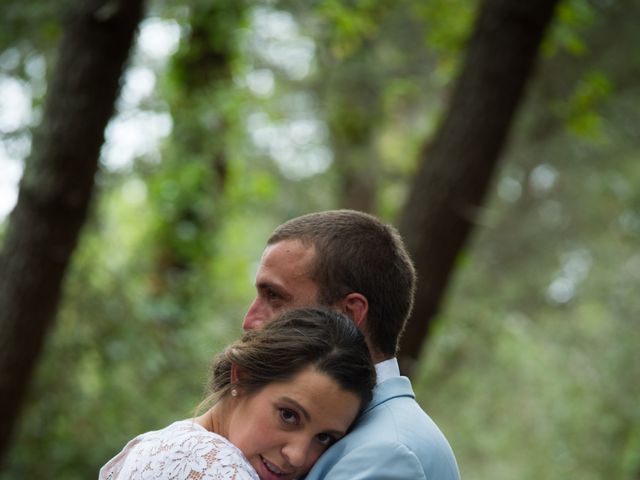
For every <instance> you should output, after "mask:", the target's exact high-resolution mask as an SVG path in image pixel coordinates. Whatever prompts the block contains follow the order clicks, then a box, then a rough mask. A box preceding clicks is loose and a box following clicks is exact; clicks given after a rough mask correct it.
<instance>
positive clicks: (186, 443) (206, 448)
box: [99, 420, 259, 480]
mask: <svg viewBox="0 0 640 480" xmlns="http://www.w3.org/2000/svg"><path fill="white" fill-rule="evenodd" d="M159 479H162V480H259V477H258V475H257V473H256V471H255V470H254V469H253V467H252V466H251V465H250V464H249V462H248V461H247V459H246V458H245V457H244V455H243V454H242V452H241V451H240V450H238V448H237V447H236V446H235V445H233V444H232V443H230V442H229V441H228V440H227V439H226V438H224V437H221V436H220V435H217V434H215V433H213V432H209V431H208V430H206V429H205V428H203V427H202V426H200V425H198V424H197V423H194V422H193V421H192V420H182V421H179V422H175V423H173V424H171V425H169V426H168V427H166V428H164V429H162V430H158V431H155V432H148V433H144V434H142V435H139V436H137V437H136V438H134V439H133V440H131V441H130V442H129V443H128V444H127V445H126V446H125V447H124V449H123V450H122V451H121V452H120V453H119V454H118V455H116V456H115V457H113V458H112V459H111V460H109V462H107V464H106V465H105V466H104V467H102V468H101V469H100V475H99V480H159Z"/></svg>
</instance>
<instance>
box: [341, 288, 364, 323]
mask: <svg viewBox="0 0 640 480" xmlns="http://www.w3.org/2000/svg"><path fill="white" fill-rule="evenodd" d="M337 307H338V308H339V309H340V311H341V312H342V313H344V314H346V315H347V316H348V317H349V318H351V320H353V323H355V324H356V326H357V327H358V328H359V329H360V330H363V329H364V327H365V323H366V320H367V313H368V312H369V301H368V300H367V297H365V296H364V295H362V294H361V293H357V292H352V293H350V294H348V295H347V296H345V297H344V298H343V299H342V300H340V301H339V302H338V304H337Z"/></svg>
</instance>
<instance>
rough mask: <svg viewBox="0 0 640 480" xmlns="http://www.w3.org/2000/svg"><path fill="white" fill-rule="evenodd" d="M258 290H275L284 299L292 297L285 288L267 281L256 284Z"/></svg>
mask: <svg viewBox="0 0 640 480" xmlns="http://www.w3.org/2000/svg"><path fill="white" fill-rule="evenodd" d="M256 288H258V289H259V290H266V289H269V290H273V291H274V292H276V293H277V294H278V295H280V296H282V297H283V298H289V297H290V295H289V294H288V293H287V292H286V290H285V289H284V287H282V286H280V285H277V284H275V283H273V282H269V281H266V280H263V281H260V282H257V283H256Z"/></svg>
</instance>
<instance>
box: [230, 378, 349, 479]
mask: <svg viewBox="0 0 640 480" xmlns="http://www.w3.org/2000/svg"><path fill="white" fill-rule="evenodd" d="M229 400H230V402H231V404H232V409H231V415H230V417H229V423H228V424H227V425H228V427H229V430H228V432H227V433H228V435H227V436H228V439H229V440H230V441H231V442H232V443H233V444H235V445H236V446H237V447H238V448H239V449H240V450H241V451H242V453H243V454H244V455H245V457H247V459H248V460H249V462H250V463H251V465H252V466H253V468H255V469H256V471H257V472H258V475H259V476H260V478H261V479H262V480H288V479H292V478H296V477H298V476H300V475H302V474H304V473H305V472H307V471H308V470H309V469H310V468H311V466H312V465H313V464H314V463H315V462H316V460H317V459H318V457H319V456H320V455H321V454H322V453H323V452H324V451H325V450H326V449H327V448H328V447H329V446H331V445H332V444H333V443H335V442H336V441H337V440H339V439H340V438H342V437H343V436H344V435H345V434H346V432H347V430H348V428H349V426H350V425H351V423H352V422H353V421H354V420H355V418H356V415H357V413H358V409H359V408H360V399H359V398H358V396H357V395H356V394H354V393H352V392H348V391H346V390H343V389H342V388H341V387H340V386H339V385H338V384H337V383H336V382H335V381H334V380H333V379H332V378H331V377H329V376H327V375H326V374H324V373H320V372H318V371H317V370H315V369H314V368H313V367H308V368H306V369H304V370H302V371H301V372H300V373H298V374H297V375H295V376H294V377H293V378H291V379H290V380H288V381H285V382H274V383H270V384H268V385H267V386H266V387H264V388H262V389H261V390H260V391H258V392H257V393H255V394H251V395H247V394H244V393H243V392H242V390H238V396H237V397H231V398H229Z"/></svg>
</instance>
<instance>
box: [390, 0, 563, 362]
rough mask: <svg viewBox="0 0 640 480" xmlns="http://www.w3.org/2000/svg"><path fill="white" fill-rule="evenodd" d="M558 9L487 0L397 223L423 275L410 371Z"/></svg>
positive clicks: (408, 339) (550, 0)
mask: <svg viewBox="0 0 640 480" xmlns="http://www.w3.org/2000/svg"><path fill="white" fill-rule="evenodd" d="M557 3H558V0H539V1H535V2H526V1H520V0H486V1H485V2H484V4H483V5H482V7H481V9H480V13H479V16H478V19H477V21H476V25H475V30H474V33H473V35H472V36H471V39H470V42H469V46H468V51H467V56H466V58H465V61H464V65H463V68H462V72H461V74H460V77H459V78H458V81H457V84H456V87H455V89H454V92H453V96H452V98H451V103H450V106H449V109H448V112H447V115H446V116H445V118H444V121H443V124H442V126H441V127H440V129H439V131H438V132H437V134H436V136H435V139H434V140H433V142H432V144H431V145H429V146H428V148H424V150H423V152H424V153H423V155H422V157H423V158H422V163H421V165H420V167H419V170H418V172H417V174H416V176H415V179H414V184H413V187H412V190H411V193H410V196H409V199H408V203H407V205H406V207H405V210H404V212H403V217H402V220H401V223H400V231H401V233H402V234H403V236H404V238H405V240H406V243H407V247H408V249H409V251H410V252H411V254H412V256H413V258H414V261H415V263H416V267H417V270H418V272H419V281H418V290H417V297H416V304H415V308H414V313H413V316H412V318H411V320H410V322H409V324H408V326H407V331H406V332H405V335H404V336H403V339H402V344H401V352H400V353H401V357H400V362H401V367H402V369H403V371H405V372H407V373H410V372H411V370H412V366H413V364H414V363H415V361H416V360H417V358H418V357H419V355H420V351H421V347H422V345H423V343H424V342H425V339H427V338H426V337H427V336H428V334H429V332H430V327H431V325H432V323H433V320H434V318H435V316H436V314H437V313H438V309H439V306H440V304H441V302H442V298H443V296H444V292H445V289H446V287H447V284H448V282H449V278H450V275H451V273H452V271H453V267H454V264H455V261H456V258H458V255H459V253H460V251H461V250H462V248H463V247H464V245H465V243H466V241H467V238H468V236H469V234H470V232H471V231H472V229H473V227H474V225H475V223H476V219H477V217H478V215H479V214H480V211H481V208H482V204H483V201H484V197H485V194H486V192H487V189H488V186H489V184H490V182H491V179H492V176H493V173H494V170H495V168H496V165H497V163H498V159H499V156H500V153H501V151H502V149H503V147H504V145H505V143H506V140H507V137H508V133H509V127H510V126H511V124H512V120H513V116H514V113H515V111H516V108H517V106H518V105H519V103H520V101H521V99H522V97H523V93H524V90H525V85H526V82H527V80H528V79H529V77H530V76H531V72H532V70H533V66H534V63H535V59H536V57H537V52H538V47H539V45H540V43H541V40H542V38H543V35H544V32H545V29H546V27H547V25H548V24H549V23H550V20H551V18H552V16H553V11H554V9H555V7H556V4H557ZM427 340H428V339H427Z"/></svg>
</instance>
